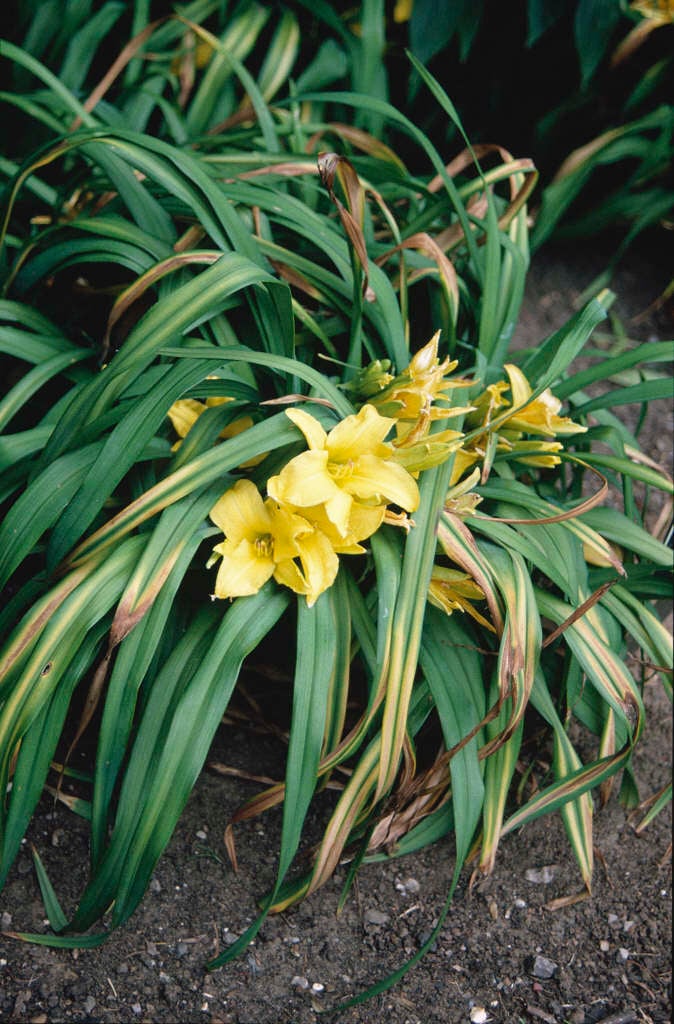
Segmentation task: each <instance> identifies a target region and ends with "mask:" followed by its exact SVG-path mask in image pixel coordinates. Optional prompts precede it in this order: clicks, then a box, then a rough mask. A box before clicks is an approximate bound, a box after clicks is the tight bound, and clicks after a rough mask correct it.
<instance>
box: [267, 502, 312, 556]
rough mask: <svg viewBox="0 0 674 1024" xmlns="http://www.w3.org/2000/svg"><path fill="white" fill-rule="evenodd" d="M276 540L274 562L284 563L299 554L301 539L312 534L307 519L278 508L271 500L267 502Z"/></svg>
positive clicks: (272, 531)
mask: <svg viewBox="0 0 674 1024" xmlns="http://www.w3.org/2000/svg"><path fill="white" fill-rule="evenodd" d="M265 507H266V508H267V510H268V512H269V515H270V520H271V533H272V536H273V538H274V561H275V562H283V561H284V560H285V559H287V558H294V557H295V555H297V554H298V553H299V538H300V537H303V536H304V535H305V534H309V533H311V532H312V529H313V527H312V526H311V524H310V523H308V522H307V520H306V519H304V518H302V517H301V516H297V515H294V514H293V513H292V512H290V511H289V510H288V509H286V508H281V507H280V506H278V505H277V504H276V503H275V502H274V501H273V500H272V499H271V498H268V499H267V501H266V502H265Z"/></svg>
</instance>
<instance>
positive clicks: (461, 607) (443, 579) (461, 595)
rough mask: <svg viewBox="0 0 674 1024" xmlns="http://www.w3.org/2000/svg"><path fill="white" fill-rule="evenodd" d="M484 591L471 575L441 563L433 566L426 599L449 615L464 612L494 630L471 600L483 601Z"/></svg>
mask: <svg viewBox="0 0 674 1024" xmlns="http://www.w3.org/2000/svg"><path fill="white" fill-rule="evenodd" d="M484 599H485V597H484V591H483V590H482V588H481V587H478V585H477V583H476V582H475V580H474V579H472V577H471V576H469V575H468V574H467V573H465V572H461V571H460V570H459V569H447V568H446V567H445V566H442V565H435V566H433V572H432V574H431V582H430V584H429V587H428V600H429V601H430V603H431V604H432V605H435V607H436V608H440V610H441V611H443V612H446V613H447V615H451V614H452V612H455V611H461V612H466V613H467V614H468V615H470V616H471V618H473V619H475V621H476V622H479V623H480V625H482V626H485V627H486V628H487V629H489V630H491V632H492V633H494V632H495V630H494V627H493V625H492V624H491V622H489V620H488V619H485V617H484V615H481V614H480V612H479V611H478V610H477V608H474V607H473V604H472V602H473V601H484Z"/></svg>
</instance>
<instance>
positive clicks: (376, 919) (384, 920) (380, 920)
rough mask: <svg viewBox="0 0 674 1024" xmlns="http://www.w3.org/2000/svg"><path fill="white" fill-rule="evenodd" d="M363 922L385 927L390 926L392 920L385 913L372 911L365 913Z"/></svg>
mask: <svg viewBox="0 0 674 1024" xmlns="http://www.w3.org/2000/svg"><path fill="white" fill-rule="evenodd" d="M363 920H364V921H365V924H373V925H383V924H388V922H389V920H390V919H389V915H388V914H385V913H384V912H383V911H381V910H374V909H372V910H366V911H365V913H364V914H363Z"/></svg>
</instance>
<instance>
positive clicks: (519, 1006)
mask: <svg viewBox="0 0 674 1024" xmlns="http://www.w3.org/2000/svg"><path fill="white" fill-rule="evenodd" d="M602 265H603V264H602V263H601V261H598V260H597V258H596V257H595V256H594V254H592V253H589V254H588V255H584V254H583V252H582V251H581V250H578V249H576V250H566V251H564V252H561V253H559V252H553V253H547V254H540V255H539V256H538V257H536V258H535V259H534V263H533V268H532V272H531V275H530V280H529V285H528V289H527V296H526V302H525V306H524V310H523V315H522V320H521V324H520V327H519V329H518V332H517V336H516V342H517V343H518V344H521V345H531V344H536V343H538V342H539V341H540V340H541V339H543V338H545V337H546V336H547V335H548V334H549V333H550V331H551V330H552V329H554V327H556V326H557V325H558V324H559V323H560V322H563V321H564V320H565V319H566V318H567V317H568V315H569V313H570V312H571V311H572V309H573V306H574V303H575V302H576V301H577V298H578V295H579V292H580V291H581V290H582V289H583V288H584V287H586V286H587V284H589V282H590V281H591V280H592V278H593V277H594V275H595V274H596V273H597V272H598V270H599V269H601V266H602ZM665 284H666V280H663V272H662V265H661V263H659V262H658V261H657V260H653V258H652V254H651V255H650V256H649V257H644V256H643V252H642V253H641V255H638V254H636V253H635V255H634V256H633V257H631V258H630V260H629V261H628V262H627V263H626V267H625V269H623V270H621V271H620V272H619V273H618V275H617V276H616V278H615V279H614V285H613V287H614V290H616V291H617V292H618V295H619V300H618V304H617V307H616V308H617V312H618V314H619V316H620V318H621V321H622V323H623V324H624V326H625V328H626V329H627V332H628V334H629V335H630V336H631V337H635V338H638V339H646V338H651V337H660V338H666V337H671V336H672V321H671V311H670V312H668V311H667V310H664V309H660V310H658V311H656V312H654V311H652V310H651V311H650V312H649V313H648V314H647V316H646V317H645V318H642V319H637V320H635V319H634V318H635V317H638V316H639V314H642V313H643V312H644V310H646V309H647V307H648V306H649V304H650V303H651V302H652V301H653V300H654V299H656V298H657V296H658V295H659V294H660V293H661V291H662V289H663V287H664V285H665ZM642 439H643V443H644V447H645V448H646V450H647V451H649V453H650V454H651V455H652V456H654V457H656V458H658V459H660V460H665V461H666V462H668V463H669V462H671V443H672V410H671V406H670V405H669V403H665V402H662V403H654V404H653V408H652V409H651V410H650V411H649V418H648V421H647V423H646V427H645V433H644V434H643V435H642ZM646 701H647V706H648V708H649V712H650V713H649V718H648V723H647V730H646V735H645V740H644V741H643V742H642V744H641V747H640V749H639V750H638V751H637V754H636V757H635V766H636V774H637V777H638V780H639V783H640V787H641V794H642V796H643V797H646V796H648V795H649V794H651V793H654V792H655V791H656V790H658V789H659V788H660V787H662V786H663V785H664V784H665V783H666V782H667V781H668V780H669V779H670V778H671V740H672V737H671V716H670V708H669V705H668V703H667V701H666V700H665V699H664V698H663V692H662V689H661V686H660V684H659V682H658V681H654V682H653V683H651V684H650V685H648V686H647V688H646ZM283 753H284V751H283V744H282V743H281V741H280V740H278V739H277V738H276V737H274V736H273V735H269V734H267V735H264V734H262V735H259V734H254V733H251V732H250V731H247V730H244V729H242V728H240V727H236V726H226V727H223V729H222V730H221V732H220V734H219V735H218V737H217V740H216V744H215V746H214V749H213V751H212V759H213V760H219V761H224V762H226V763H227V764H228V765H232V766H236V767H239V768H242V769H247V770H248V771H254V772H256V773H266V774H269V775H271V776H275V777H278V776H279V775H280V774H282V772H283ZM257 788H258V787H257V786H256V785H255V784H254V783H251V782H248V781H244V780H241V779H237V778H231V777H221V776H218V775H216V774H214V773H213V772H212V771H205V772H203V773H202V776H201V778H200V779H199V781H198V783H197V785H196V787H195V790H194V792H193V795H192V797H191V799H190V801H189V803H188V806H187V808H186V810H185V812H184V814H183V816H182V818H181V820H180V822H179V825H178V827H177V829H176V832H175V834H174V837H173V839H172V841H171V843H170V845H169V847H168V849H167V850H166V852H165V854H164V856H163V857H162V858H161V860H160V862H159V864H158V866H157V869H156V872H155V876H154V879H153V882H152V885H151V888H150V891H149V892H148V893H147V895H146V897H145V900H144V901H143V903H142V904H141V906H140V908H139V909H138V911H137V912H136V914H135V915H134V916H133V918H132V919H131V921H130V922H128V923H127V925H126V926H124V927H122V928H121V929H119V930H118V931H117V932H115V933H114V934H113V935H112V936H111V938H110V940H109V941H108V943H107V944H106V945H105V946H103V947H102V948H100V949H98V950H90V951H79V952H77V951H74V952H73V951H63V950H57V949H49V948H45V947H40V946H30V945H26V944H23V943H19V942H17V941H15V940H13V939H9V938H5V937H2V936H0V1020H2V1021H12V1022H14V1021H16V1022H24V1021H26V1022H28V1021H32V1022H34V1024H40V1022H49V1024H56V1022H60V1021H90V1022H110V1024H118V1022H119V1024H121V1022H135V1021H138V1022H144V1021H145V1022H174V1021H175V1022H178V1021H189V1022H192V1021H194V1022H204V1024H291V1022H292V1024H316V1022H318V1021H319V1020H321V1019H322V1018H321V1016H320V1011H321V1010H324V1009H326V1008H330V1007H334V1006H335V1005H336V1004H338V1003H339V1002H340V1001H343V1000H344V999H346V998H348V997H349V996H352V995H354V994H355V993H357V992H359V991H361V990H362V989H364V988H365V987H367V986H368V985H370V984H372V983H373V982H375V981H376V980H378V979H380V978H382V977H384V976H385V975H386V974H387V973H389V972H391V971H392V970H394V969H395V968H397V967H398V966H399V965H400V964H401V963H402V962H404V961H405V960H406V959H407V958H408V957H409V956H410V955H412V954H413V953H414V952H415V951H416V950H417V949H418V948H419V945H420V944H421V943H423V941H424V939H425V937H426V936H427V935H428V934H429V933H430V930H431V929H432V927H433V925H434V922H435V921H436V920H437V917H438V915H439V913H440V911H441V909H442V906H443V904H444V901H445V897H446V893H447V889H448V886H449V880H450V878H451V874H452V869H453V851H452V846H451V842H450V841H449V840H445V841H441V842H439V843H437V844H436V845H435V846H433V847H432V848H428V849H426V850H424V851H422V852H421V853H419V854H417V855H414V856H411V857H408V858H405V859H401V860H390V861H389V862H387V863H385V864H369V865H365V866H364V867H363V869H362V870H361V872H360V875H359V880H358V883H357V885H356V887H355V889H354V891H353V892H352V895H351V896H350V898H349V900H348V902H347V904H346V907H345V909H344V911H343V913H342V914H341V916H340V917H337V916H336V907H337V901H338V898H339V894H340V881H343V880H344V871H343V870H341V871H340V872H339V874H338V875H337V876H336V877H335V879H334V880H333V881H332V882H331V883H330V884H329V885H327V886H326V887H325V888H324V889H323V890H322V891H320V892H319V893H318V894H316V895H314V896H313V897H312V898H310V899H309V900H307V901H305V902H304V903H303V904H302V905H300V906H299V907H298V908H296V909H293V910H291V911H288V912H286V913H284V914H283V915H280V916H278V917H275V918H273V919H270V920H268V921H267V923H265V925H264V926H263V929H262V932H261V933H260V935H259V936H258V938H257V940H256V942H255V944H254V945H253V946H252V947H251V948H250V950H249V951H248V953H247V954H245V955H244V956H243V957H241V958H240V959H239V960H238V961H236V962H235V963H234V964H232V965H230V966H228V967H226V968H224V969H222V970H220V971H216V972H214V973H211V974H209V973H207V972H205V970H204V964H205V963H206V961H207V960H208V959H209V958H211V957H212V956H213V955H214V953H216V952H217V951H218V950H220V949H222V948H223V946H224V945H225V944H227V943H228V942H231V939H232V936H235V935H238V934H239V933H240V932H241V931H242V930H243V929H244V928H245V927H246V925H247V924H248V923H249V922H250V921H251V920H252V919H253V917H254V915H255V901H256V899H258V898H259V897H261V896H262V895H264V893H265V892H266V891H267V890H268V889H269V888H270V887H271V885H272V883H273V878H274V870H275V863H276V855H277V848H278V847H277V844H278V836H279V826H280V821H279V817H278V815H275V814H271V815H269V816H268V817H267V818H265V819H262V820H259V821H256V822H253V823H249V824H246V825H242V826H240V827H239V828H238V831H237V850H238V855H239V864H240V870H239V872H238V874H234V872H233V871H232V869H231V866H230V864H229V862H228V859H227V856H226V853H225V850H224V846H223V841H222V837H223V831H224V828H225V826H226V824H227V822H228V819H229V817H230V815H231V814H232V812H233V811H234V810H235V808H236V807H237V806H238V805H239V804H240V803H241V802H242V801H243V800H244V799H246V798H247V797H249V796H250V795H252V794H253V793H254V792H256V791H257ZM322 814H324V810H323V811H322V810H321V809H320V808H318V809H317V811H316V812H315V817H314V820H313V821H312V823H311V825H312V827H313V829H314V831H315V833H316V834H318V829H319V827H320V821H321V815H322ZM632 825H633V822H632V821H631V820H630V819H629V818H628V817H627V815H626V813H625V812H624V811H623V810H622V808H621V807H620V805H619V804H618V802H617V799H616V797H615V796H613V797H612V798H611V800H610V801H609V803H608V804H607V806H606V807H605V808H604V809H603V810H601V811H600V812H598V813H597V815H596V836H595V838H596V848H597V851H598V857H597V861H598V863H597V869H596V874H595V880H594V888H593V895H592V898H591V899H589V900H584V901H581V902H577V903H575V904H573V905H570V906H566V907H563V908H562V909H559V910H551V909H547V904H549V903H550V902H551V901H552V900H555V899H557V898H559V897H564V896H568V895H571V894H574V893H576V892H578V890H579V889H580V887H581V886H580V878H579V875H578V872H577V869H576V866H575V863H574V861H573V857H572V854H571V852H570V847H569V846H568V843H567V840H566V837H565V834H564V830H563V827H562V825H561V822H560V820H559V818H550V819H547V818H546V819H542V820H539V821H537V822H535V823H534V824H532V825H530V826H528V827H526V828H525V829H524V830H522V831H520V832H519V833H517V834H514V835H509V836H507V837H506V838H505V839H504V840H503V842H502V846H501V849H500V854H499V858H498V860H497V865H496V869H495V871H494V873H493V875H492V876H491V877H489V878H488V879H484V880H483V881H481V882H480V884H478V885H476V886H474V887H473V888H472V889H471V888H470V887H469V885H468V878H467V876H466V877H465V878H464V879H463V880H462V882H461V883H460V885H459V888H458V891H457V894H456V896H455V899H454V902H453V905H452V908H451V910H450V913H449V915H448V917H447V920H446V922H445V924H444V927H443V929H442V931H441V933H440V936H439V938H438V941H437V943H436V945H435V947H434V949H433V951H432V952H430V953H429V954H428V955H427V956H426V957H425V958H424V959H423V960H422V962H421V963H420V964H419V965H418V966H416V967H415V968H414V969H413V970H411V971H410V972H409V973H408V974H407V975H406V976H405V978H404V979H403V980H402V981H401V982H400V983H399V984H398V985H397V986H396V987H395V988H394V989H392V990H390V991H388V992H386V993H384V994H383V995H381V996H378V997H376V998H374V999H372V1000H371V1001H369V1002H368V1003H366V1004H364V1005H362V1006H359V1007H357V1008H353V1009H349V1010H345V1011H337V1012H336V1013H334V1014H331V1015H328V1016H327V1018H326V1019H327V1020H328V1021H339V1022H340V1024H383V1022H387V1024H453V1022H463V1021H466V1022H468V1021H471V1020H473V1021H480V1020H490V1021H493V1022H494V1024H499V1022H504V1024H505V1022H513V1024H520V1022H521V1024H538V1022H541V1021H542V1022H546V1024H562V1022H569V1024H598V1022H603V1024H631V1022H633V1021H634V1022H645V1024H648V1022H653V1024H663V1022H665V1021H669V1020H670V1013H671V952H670V937H671V906H672V904H671V885H672V880H671V853H669V854H668V844H669V843H670V840H671V808H670V809H668V810H666V811H665V812H663V813H662V814H661V815H660V816H659V817H658V818H657V819H656V821H655V822H654V823H653V825H652V826H651V827H650V828H649V829H648V830H647V831H646V832H645V834H643V835H642V836H641V837H638V836H637V835H636V834H635V832H634V829H633V827H632ZM30 842H33V843H35V844H36V845H37V846H38V847H39V850H40V853H41V855H42V856H43V859H44V861H45V864H46V866H47V869H48V871H49V874H50V876H51V878H52V880H53V881H54V883H55V886H56V888H57V891H58V894H59V896H60V898H61V900H62V903H63V905H64V907H65V909H66V911H69V910H72V909H73V907H74V904H75V901H76V899H77V895H78V893H79V892H80V891H81V889H82V886H83V883H84V880H85V874H86V863H87V839H86V828H85V827H84V826H83V825H81V824H80V823H79V822H78V821H77V820H76V821H75V822H74V824H73V822H72V816H69V812H68V811H66V810H65V809H64V808H63V807H61V806H54V805H53V803H52V802H51V801H50V800H47V799H45V800H43V802H42V804H41V806H40V808H39V810H38V813H37V814H36V816H35V819H34V821H33V823H32V825H31V829H30V834H29V842H27V843H26V844H25V847H24V849H23V850H22V852H21V854H20V856H19V858H18V860H17V863H16V865H15V867H14V870H13V872H12V875H11V878H10V881H9V883H8V884H7V886H6V888H5V890H4V892H3V893H1V894H0V915H2V928H3V929H5V930H7V929H22V930H33V931H35V930H37V931H45V930H46V922H45V920H44V909H43V907H42V903H41V901H40V896H39V889H38V886H37V883H36V880H35V877H34V874H33V868H32V861H31V857H30V850H29V844H30ZM542 868H547V869H548V870H547V871H546V872H544V873H543V875H542V876H540V875H539V876H536V875H535V876H534V877H544V878H546V879H548V880H547V881H545V882H543V881H538V882H536V881H532V880H531V872H532V871H534V872H536V871H537V870H538V871H539V872H540V869H542ZM537 957H539V958H540V957H543V958H545V959H546V960H547V961H550V962H551V966H550V967H549V973H551V974H552V976H551V977H549V978H545V977H539V976H537V975H540V974H541V973H546V971H545V963H544V962H543V961H541V960H539V961H538V964H537V963H536V958H537ZM541 968H543V970H542V971H541ZM302 986H305V987H302Z"/></svg>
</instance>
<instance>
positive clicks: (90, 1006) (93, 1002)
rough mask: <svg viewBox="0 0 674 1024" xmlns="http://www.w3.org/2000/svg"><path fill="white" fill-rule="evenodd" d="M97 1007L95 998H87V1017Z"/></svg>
mask: <svg viewBox="0 0 674 1024" xmlns="http://www.w3.org/2000/svg"><path fill="white" fill-rule="evenodd" d="M95 1005H96V1000H95V999H94V997H93V996H87V998H86V999H85V1000H84V1012H85V1013H86V1014H87V1016H89V1015H90V1014H91V1013H92V1011H93V1009H94V1006H95Z"/></svg>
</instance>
